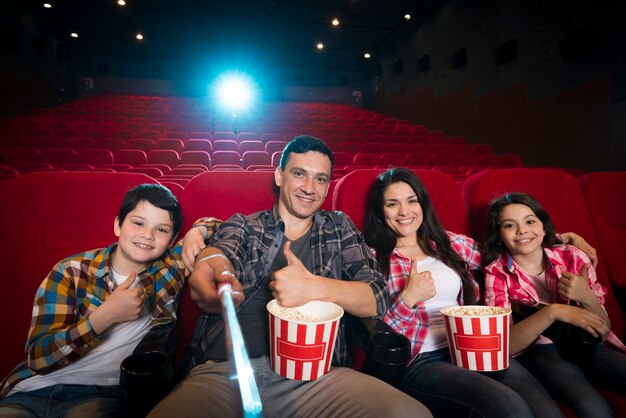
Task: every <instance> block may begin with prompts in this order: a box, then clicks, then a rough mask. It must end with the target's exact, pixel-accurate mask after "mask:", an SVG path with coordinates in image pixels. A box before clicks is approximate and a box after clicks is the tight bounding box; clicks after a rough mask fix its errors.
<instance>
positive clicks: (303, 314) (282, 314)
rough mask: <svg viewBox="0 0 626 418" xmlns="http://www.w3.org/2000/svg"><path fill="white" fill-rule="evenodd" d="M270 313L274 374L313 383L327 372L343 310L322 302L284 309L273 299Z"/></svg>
mask: <svg viewBox="0 0 626 418" xmlns="http://www.w3.org/2000/svg"><path fill="white" fill-rule="evenodd" d="M267 310H268V312H269V321H270V361H271V365H272V368H273V369H274V371H275V372H276V373H278V374H279V375H281V376H283V377H286V378H289V379H293V380H314V379H317V378H318V377H320V376H322V375H324V374H325V373H328V370H330V364H331V361H332V358H333V350H334V348H335V340H336V337H337V330H338V328H339V321H340V319H341V317H342V316H343V309H342V308H341V307H340V306H338V305H335V304H334V303H331V302H320V301H312V302H309V303H307V304H305V305H302V306H299V307H297V308H283V307H282V306H280V305H279V304H278V303H277V302H276V300H272V301H270V302H269V303H268V304H267Z"/></svg>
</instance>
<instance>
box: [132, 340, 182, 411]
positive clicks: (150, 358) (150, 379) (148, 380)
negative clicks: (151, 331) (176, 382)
mask: <svg viewBox="0 0 626 418" xmlns="http://www.w3.org/2000/svg"><path fill="white" fill-rule="evenodd" d="M173 376H174V369H173V367H172V364H171V362H170V358H169V356H168V355H167V354H166V353H164V352H162V351H147V352H142V353H135V354H132V355H130V356H128V357H126V358H125V359H124V361H122V365H121V374H120V386H121V387H122V389H123V390H124V392H125V396H126V402H127V405H128V416H129V417H145V416H146V415H147V414H148V412H150V410H151V409H152V408H153V407H154V406H155V405H156V404H157V403H159V402H160V401H161V399H163V398H164V397H165V396H166V395H167V394H168V393H169V391H170V389H171V385H172V378H173Z"/></svg>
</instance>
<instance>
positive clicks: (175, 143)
mask: <svg viewBox="0 0 626 418" xmlns="http://www.w3.org/2000/svg"><path fill="white" fill-rule="evenodd" d="M156 148H157V149H170V150H174V151H176V152H177V153H179V154H180V153H181V152H183V151H184V149H185V144H184V143H183V141H182V140H180V139H173V138H165V139H161V140H159V141H157V143H156Z"/></svg>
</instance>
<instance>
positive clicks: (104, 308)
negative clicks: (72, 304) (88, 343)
mask: <svg viewBox="0 0 626 418" xmlns="http://www.w3.org/2000/svg"><path fill="white" fill-rule="evenodd" d="M136 277H137V273H135V272H134V271H133V272H132V273H131V274H130V276H128V278H127V279H126V280H125V281H124V282H123V283H121V284H120V285H118V286H117V287H116V288H115V290H113V292H111V294H110V295H109V297H108V298H107V300H105V301H104V303H103V304H102V305H100V307H98V308H97V309H96V310H95V311H93V312H92V314H91V315H90V316H89V322H90V323H91V326H92V327H93V329H94V331H96V332H97V333H98V334H100V333H102V332H104V331H106V330H107V329H109V328H110V327H111V326H113V325H115V324H119V323H122V322H129V321H134V320H136V319H138V318H139V317H140V316H141V313H142V312H143V304H144V301H145V299H146V292H145V290H144V288H143V287H135V288H133V289H130V287H131V286H132V285H133V283H134V282H135V278H136Z"/></svg>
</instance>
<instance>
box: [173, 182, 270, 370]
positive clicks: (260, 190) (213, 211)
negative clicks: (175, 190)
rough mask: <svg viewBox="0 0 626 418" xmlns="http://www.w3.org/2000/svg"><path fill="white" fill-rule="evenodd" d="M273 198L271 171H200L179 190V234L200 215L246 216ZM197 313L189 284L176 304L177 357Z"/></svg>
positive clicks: (223, 217)
mask: <svg viewBox="0 0 626 418" xmlns="http://www.w3.org/2000/svg"><path fill="white" fill-rule="evenodd" d="M234 191H236V192H234ZM275 200H276V195H275V194H274V173H271V172H264V171H244V172H220V171H209V172H206V173H203V174H200V175H198V176H196V177H194V178H193V179H191V180H189V182H188V183H187V184H186V186H185V190H184V191H183V196H182V198H181V206H182V208H183V220H184V225H183V230H182V231H181V233H185V232H186V231H187V230H188V229H189V228H190V227H191V225H193V223H194V222H195V221H196V220H197V219H198V218H200V217H203V216H213V217H216V218H219V219H223V220H226V219H228V218H229V217H230V216H231V215H233V214H235V213H243V214H247V215H248V214H251V213H254V212H258V211H260V210H266V209H270V208H272V206H273V205H274V201H275ZM201 313H202V311H201V309H200V308H199V307H198V305H196V303H195V302H194V301H193V300H191V297H190V295H189V286H185V288H184V290H183V297H182V301H181V306H180V318H179V326H180V334H179V335H178V340H177V344H176V345H177V354H178V355H177V357H178V358H180V354H181V352H182V350H183V349H184V348H185V346H186V345H187V343H188V341H189V339H190V338H191V335H192V333H193V330H194V329H195V326H196V320H197V319H198V317H199V316H200V314H201Z"/></svg>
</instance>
